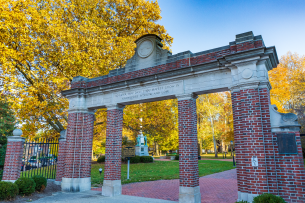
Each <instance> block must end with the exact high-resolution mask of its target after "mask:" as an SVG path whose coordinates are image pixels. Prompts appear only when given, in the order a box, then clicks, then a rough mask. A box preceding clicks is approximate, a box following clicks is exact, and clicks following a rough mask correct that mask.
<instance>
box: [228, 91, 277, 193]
mask: <svg viewBox="0 0 305 203" xmlns="http://www.w3.org/2000/svg"><path fill="white" fill-rule="evenodd" d="M260 91H261V92H260ZM260 91H259V90H258V89H246V90H240V91H239V92H234V93H232V104H233V111H234V113H233V117H234V132H235V133H234V140H235V146H236V165H237V174H238V178H237V181H238V191H240V192H246V193H250V194H262V193H267V192H268V185H267V181H268V180H267V173H266V164H265V150H266V149H265V146H264V140H265V139H266V138H268V137H270V133H271V123H270V114H269V112H267V110H268V111H269V103H268V100H267V103H266V101H263V100H264V98H265V97H268V94H269V91H268V90H267V88H264V89H261V90H260ZM252 156H257V159H258V163H259V164H258V166H252V162H251V158H252Z"/></svg>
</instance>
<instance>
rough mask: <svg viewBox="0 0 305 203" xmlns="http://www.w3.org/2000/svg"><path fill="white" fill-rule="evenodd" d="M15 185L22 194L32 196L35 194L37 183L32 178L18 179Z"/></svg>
mask: <svg viewBox="0 0 305 203" xmlns="http://www.w3.org/2000/svg"><path fill="white" fill-rule="evenodd" d="M15 183H16V184H17V185H18V188H19V193H20V194H24V195H30V194H32V193H33V192H35V187H36V183H35V181H34V180H33V179H32V178H18V179H17V180H16V182H15Z"/></svg>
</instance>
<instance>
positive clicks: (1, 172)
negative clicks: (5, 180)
mask: <svg viewBox="0 0 305 203" xmlns="http://www.w3.org/2000/svg"><path fill="white" fill-rule="evenodd" d="M2 176H3V170H0V181H1V180H2Z"/></svg>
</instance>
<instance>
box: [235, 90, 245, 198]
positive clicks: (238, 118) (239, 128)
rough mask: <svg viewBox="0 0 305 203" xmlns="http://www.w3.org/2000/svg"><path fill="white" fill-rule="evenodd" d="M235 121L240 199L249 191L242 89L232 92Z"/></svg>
mask: <svg viewBox="0 0 305 203" xmlns="http://www.w3.org/2000/svg"><path fill="white" fill-rule="evenodd" d="M231 99H232V110H233V122H234V144H235V155H236V172H237V187H238V196H239V199H242V197H241V195H242V194H247V193H248V186H247V171H246V164H245V162H244V161H245V157H244V152H243V149H245V148H244V146H243V138H244V137H243V120H242V109H241V100H240V91H235V92H232V93H231Z"/></svg>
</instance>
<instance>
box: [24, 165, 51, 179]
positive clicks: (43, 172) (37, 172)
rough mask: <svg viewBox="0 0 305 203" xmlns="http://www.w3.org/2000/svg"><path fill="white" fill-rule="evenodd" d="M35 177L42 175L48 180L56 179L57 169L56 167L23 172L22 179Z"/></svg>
mask: <svg viewBox="0 0 305 203" xmlns="http://www.w3.org/2000/svg"><path fill="white" fill-rule="evenodd" d="M34 175H41V176H43V177H46V178H50V177H54V179H55V177H56V167H55V166H47V167H43V168H38V169H32V170H27V171H21V173H20V177H32V176H34Z"/></svg>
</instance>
